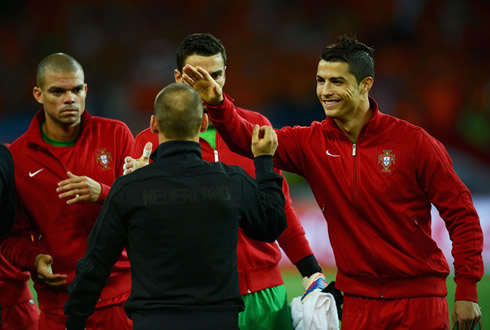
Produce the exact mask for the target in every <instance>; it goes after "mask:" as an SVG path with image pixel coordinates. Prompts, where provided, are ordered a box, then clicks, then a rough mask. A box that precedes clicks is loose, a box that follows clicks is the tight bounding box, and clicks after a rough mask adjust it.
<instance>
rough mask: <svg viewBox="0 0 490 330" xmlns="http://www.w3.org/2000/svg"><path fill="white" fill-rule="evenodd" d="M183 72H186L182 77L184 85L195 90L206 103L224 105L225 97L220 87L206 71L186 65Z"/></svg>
mask: <svg viewBox="0 0 490 330" xmlns="http://www.w3.org/2000/svg"><path fill="white" fill-rule="evenodd" d="M182 71H183V72H184V73H183V75H182V80H183V81H184V83H185V84H187V85H189V86H191V87H192V88H194V89H195V90H196V91H197V92H198V93H199V95H201V99H202V100H203V101H204V102H206V103H208V104H211V105H218V104H221V103H223V100H224V96H223V91H222V90H221V87H220V85H219V84H218V83H217V82H216V80H214V79H213V77H211V75H210V74H209V73H208V72H207V71H206V70H204V69H203V68H201V67H200V66H197V67H193V66H192V65H190V64H186V65H185V66H184V68H183V69H182Z"/></svg>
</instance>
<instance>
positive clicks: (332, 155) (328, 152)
mask: <svg viewBox="0 0 490 330" xmlns="http://www.w3.org/2000/svg"><path fill="white" fill-rule="evenodd" d="M327 155H329V156H330V157H340V155H334V154H331V153H330V151H328V150H327Z"/></svg>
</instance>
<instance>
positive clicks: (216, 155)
mask: <svg viewBox="0 0 490 330" xmlns="http://www.w3.org/2000/svg"><path fill="white" fill-rule="evenodd" d="M214 161H215V162H219V158H218V150H214Z"/></svg>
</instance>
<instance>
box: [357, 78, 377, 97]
mask: <svg viewBox="0 0 490 330" xmlns="http://www.w3.org/2000/svg"><path fill="white" fill-rule="evenodd" d="M373 83H374V79H373V78H372V77H366V78H364V79H363V80H362V81H361V83H360V84H359V90H360V91H361V94H367V93H369V91H370V90H371V87H373Z"/></svg>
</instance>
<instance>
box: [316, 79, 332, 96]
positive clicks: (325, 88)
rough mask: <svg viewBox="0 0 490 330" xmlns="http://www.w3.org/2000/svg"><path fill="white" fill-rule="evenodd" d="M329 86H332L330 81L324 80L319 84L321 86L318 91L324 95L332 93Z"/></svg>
mask: <svg viewBox="0 0 490 330" xmlns="http://www.w3.org/2000/svg"><path fill="white" fill-rule="evenodd" d="M331 87H332V86H331V85H330V83H328V82H325V83H324V84H323V85H322V86H321V88H320V91H319V92H320V94H321V95H325V96H328V95H331V94H332V89H331Z"/></svg>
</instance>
